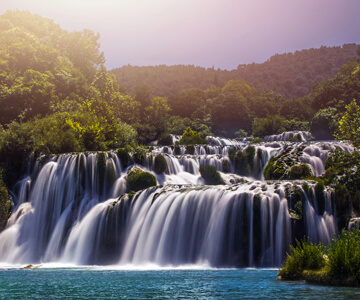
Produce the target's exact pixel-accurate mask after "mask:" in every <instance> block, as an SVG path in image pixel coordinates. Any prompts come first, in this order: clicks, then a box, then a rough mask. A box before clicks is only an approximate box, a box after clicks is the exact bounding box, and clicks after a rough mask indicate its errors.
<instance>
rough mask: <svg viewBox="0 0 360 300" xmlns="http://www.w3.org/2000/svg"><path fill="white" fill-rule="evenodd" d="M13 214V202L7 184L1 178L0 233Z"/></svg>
mask: <svg viewBox="0 0 360 300" xmlns="http://www.w3.org/2000/svg"><path fill="white" fill-rule="evenodd" d="M10 213H11V202H10V199H9V195H8V190H7V188H6V185H5V183H4V182H3V181H2V179H1V178H0V232H1V231H2V230H3V229H4V227H5V225H6V223H7V221H8V219H9V217H10Z"/></svg>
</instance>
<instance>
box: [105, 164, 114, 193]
mask: <svg viewBox="0 0 360 300" xmlns="http://www.w3.org/2000/svg"><path fill="white" fill-rule="evenodd" d="M105 178H106V186H107V187H108V188H110V187H111V186H112V185H113V184H114V182H115V180H116V172H115V167H114V164H113V163H112V162H111V160H108V162H107V166H106V174H105Z"/></svg>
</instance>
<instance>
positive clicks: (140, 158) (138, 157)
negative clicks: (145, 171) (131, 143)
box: [133, 146, 147, 165]
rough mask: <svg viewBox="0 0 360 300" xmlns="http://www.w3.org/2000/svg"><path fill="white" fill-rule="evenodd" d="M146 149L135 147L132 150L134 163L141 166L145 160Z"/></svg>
mask: <svg viewBox="0 0 360 300" xmlns="http://www.w3.org/2000/svg"><path fill="white" fill-rule="evenodd" d="M146 153H147V151H146V149H145V148H144V147H142V146H137V147H135V148H134V149H133V159H134V161H135V163H137V164H139V165H142V164H143V163H144V160H145V158H146Z"/></svg>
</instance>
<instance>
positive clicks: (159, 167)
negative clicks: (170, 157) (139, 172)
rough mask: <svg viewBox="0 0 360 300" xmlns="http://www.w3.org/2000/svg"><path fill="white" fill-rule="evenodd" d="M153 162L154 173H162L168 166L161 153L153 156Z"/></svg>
mask: <svg viewBox="0 0 360 300" xmlns="http://www.w3.org/2000/svg"><path fill="white" fill-rule="evenodd" d="M154 164H155V166H154V167H155V173H156V174H161V173H164V172H165V171H166V169H167V167H168V165H167V162H166V159H165V157H164V156H163V155H161V154H159V155H156V156H155V162H154Z"/></svg>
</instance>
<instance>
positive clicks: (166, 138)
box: [158, 134, 174, 146]
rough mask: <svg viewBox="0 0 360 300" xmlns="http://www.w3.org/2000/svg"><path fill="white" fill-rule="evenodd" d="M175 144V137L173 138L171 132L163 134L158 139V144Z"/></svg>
mask: <svg viewBox="0 0 360 300" xmlns="http://www.w3.org/2000/svg"><path fill="white" fill-rule="evenodd" d="M173 144H174V143H173V138H172V135H171V134H163V135H161V136H160V138H159V139H158V145H162V146H172V145H173Z"/></svg>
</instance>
